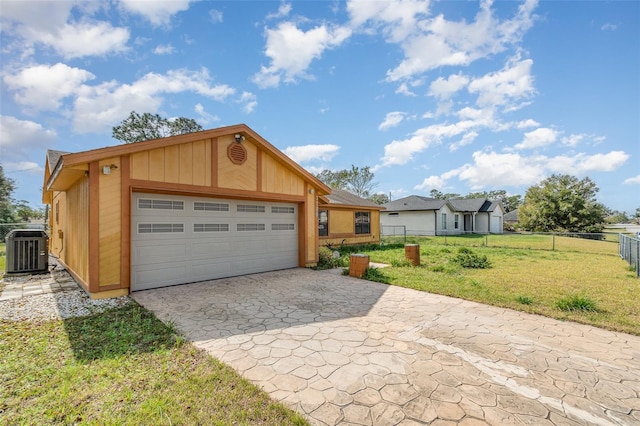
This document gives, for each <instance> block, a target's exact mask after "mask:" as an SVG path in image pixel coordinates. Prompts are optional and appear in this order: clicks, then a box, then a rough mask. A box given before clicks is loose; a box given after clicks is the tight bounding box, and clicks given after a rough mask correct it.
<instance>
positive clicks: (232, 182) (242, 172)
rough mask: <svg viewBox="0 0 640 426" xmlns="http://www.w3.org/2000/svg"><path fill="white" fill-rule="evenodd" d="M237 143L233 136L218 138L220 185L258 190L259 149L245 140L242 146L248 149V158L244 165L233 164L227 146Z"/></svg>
mask: <svg viewBox="0 0 640 426" xmlns="http://www.w3.org/2000/svg"><path fill="white" fill-rule="evenodd" d="M234 143H236V142H235V140H234V138H233V136H231V135H229V136H223V137H220V138H218V187H220V188H231V189H242V190H246V191H257V190H258V173H257V170H258V149H257V148H256V147H255V145H253V144H252V143H250V142H249V141H245V142H243V143H242V146H243V147H244V148H245V149H246V150H247V160H246V161H245V162H244V163H243V164H242V165H237V164H233V163H232V162H231V160H230V159H229V157H228V156H227V148H228V147H229V145H230V144H234Z"/></svg>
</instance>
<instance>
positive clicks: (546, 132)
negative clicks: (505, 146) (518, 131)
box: [515, 127, 558, 149]
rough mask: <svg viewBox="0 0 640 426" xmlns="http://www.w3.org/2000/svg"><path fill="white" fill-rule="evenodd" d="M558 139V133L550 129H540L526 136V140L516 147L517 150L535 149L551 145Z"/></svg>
mask: <svg viewBox="0 0 640 426" xmlns="http://www.w3.org/2000/svg"><path fill="white" fill-rule="evenodd" d="M557 139H558V132H557V131H556V130H553V129H550V128H548V127H540V128H537V129H536V130H533V131H531V132H527V133H525V134H524V140H523V141H522V142H521V143H519V144H517V145H515V148H516V149H533V148H540V147H543V146H547V145H551V144H552V143H554V142H555V141H556V140H557Z"/></svg>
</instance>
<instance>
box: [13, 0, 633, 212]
mask: <svg viewBox="0 0 640 426" xmlns="http://www.w3.org/2000/svg"><path fill="white" fill-rule="evenodd" d="M0 35H1V40H0V55H1V56H0V64H1V71H0V82H1V83H0V84H1V86H0V97H1V100H0V164H2V167H3V168H4V172H5V175H6V176H7V177H9V178H11V179H14V180H15V182H16V186H17V188H16V190H15V192H14V198H15V199H18V200H26V201H28V202H29V203H30V204H31V205H32V206H34V207H40V206H41V191H42V184H43V173H44V172H43V167H44V162H45V154H46V150H47V149H55V150H61V151H68V152H78V151H84V150H89V149H94V148H101V147H105V146H112V145H117V144H119V143H120V142H119V141H117V140H115V139H113V138H112V136H111V129H112V127H113V126H116V125H118V124H120V123H121V122H122V120H124V119H126V118H127V117H128V116H129V113H130V112H131V111H136V112H138V113H140V114H142V113H144V112H149V113H153V114H159V115H161V116H163V117H167V118H174V117H187V118H193V119H195V120H196V121H197V122H198V123H199V124H200V125H201V126H202V127H203V128H205V129H210V128H216V127H221V126H227V125H233V124H238V123H245V124H247V125H248V126H249V127H251V128H252V129H253V130H255V131H256V132H258V133H259V134H260V135H261V136H263V137H264V138H265V139H266V140H268V141H269V142H271V143H272V144H273V145H275V146H276V147H277V148H279V149H280V150H282V151H283V152H284V153H285V154H287V155H288V156H290V157H291V158H292V159H293V160H295V161H296V162H298V163H299V164H300V165H302V166H303V167H304V168H306V169H307V170H308V171H310V172H312V173H318V172H320V171H322V170H323V169H331V170H341V169H345V168H351V166H352V165H355V166H358V167H365V166H369V167H370V168H371V170H372V171H373V172H374V173H375V181H376V182H377V186H376V188H375V191H376V192H382V193H385V194H391V197H392V199H397V198H400V197H404V196H407V195H412V194H413V195H422V196H429V194H430V191H431V190H433V189H436V190H438V191H441V192H443V193H458V194H461V195H466V194H468V193H470V192H479V191H492V190H501V189H504V190H506V191H507V193H508V194H510V195H516V194H520V195H522V196H524V195H525V193H526V190H527V189H528V188H529V187H531V186H533V185H536V184H538V183H540V182H541V181H542V180H544V179H545V178H547V177H549V176H551V175H552V174H570V175H573V176H576V177H578V178H580V179H582V178H585V177H588V178H590V179H591V180H592V181H594V182H595V183H596V185H597V186H598V188H599V189H600V191H599V192H598V194H597V199H598V201H599V202H601V203H603V204H604V205H605V206H607V207H608V208H610V209H613V210H619V211H624V212H627V213H632V212H634V211H635V209H636V208H637V207H640V2H638V1H607V2H605V1H540V2H539V1H530V0H525V1H524V2H514V1H493V2H492V1H481V2H476V1H415V0H404V1H372V0H364V1H351V0H349V1H320V0H318V1H291V2H286V1H282V2H276V1H190V0H175V1H139V0H137V1H136V0H110V1H90V2H87V1H64V0H54V1H29V0H27V1H24V0H21V1H7V0H0Z"/></svg>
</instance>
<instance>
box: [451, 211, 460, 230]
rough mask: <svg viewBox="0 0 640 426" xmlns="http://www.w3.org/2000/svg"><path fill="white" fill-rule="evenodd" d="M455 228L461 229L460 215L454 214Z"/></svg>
mask: <svg viewBox="0 0 640 426" xmlns="http://www.w3.org/2000/svg"><path fill="white" fill-rule="evenodd" d="M453 228H454V229H459V228H460V215H459V214H454V215H453Z"/></svg>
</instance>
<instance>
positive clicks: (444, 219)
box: [442, 213, 447, 229]
mask: <svg viewBox="0 0 640 426" xmlns="http://www.w3.org/2000/svg"><path fill="white" fill-rule="evenodd" d="M442 229H447V214H446V213H442Z"/></svg>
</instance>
